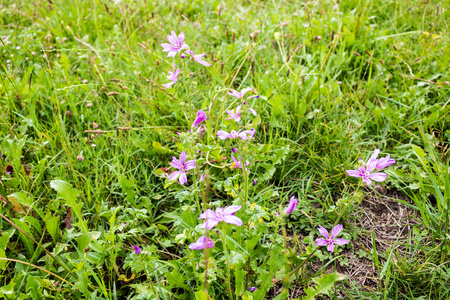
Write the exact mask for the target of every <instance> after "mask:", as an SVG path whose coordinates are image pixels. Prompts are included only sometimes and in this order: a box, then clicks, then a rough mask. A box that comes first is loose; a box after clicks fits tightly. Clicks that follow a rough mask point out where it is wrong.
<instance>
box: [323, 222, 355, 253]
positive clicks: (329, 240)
mask: <svg viewBox="0 0 450 300" xmlns="http://www.w3.org/2000/svg"><path fill="white" fill-rule="evenodd" d="M342 228H344V226H342V225H341V224H338V225H336V226H334V227H333V229H332V230H331V236H330V235H328V231H327V230H326V229H325V228H323V227H322V226H319V227H318V228H317V229H318V230H319V232H320V234H321V235H323V237H324V239H317V240H316V246H326V245H328V247H327V250H328V251H330V252H333V251H334V244H336V245H340V246H343V245H347V244H348V243H350V241H349V240H346V239H337V238H336V236H337V235H338V234H339V233H341V231H342Z"/></svg>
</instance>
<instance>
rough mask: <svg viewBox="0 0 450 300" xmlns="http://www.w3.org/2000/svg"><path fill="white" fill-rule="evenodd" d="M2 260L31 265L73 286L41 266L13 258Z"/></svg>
mask: <svg viewBox="0 0 450 300" xmlns="http://www.w3.org/2000/svg"><path fill="white" fill-rule="evenodd" d="M0 260H6V261H13V262H18V263H21V264H24V265H29V266H32V267H35V268H37V269H39V270H41V271H44V272H45V273H48V274H50V275H53V276H55V277H56V278H58V279H59V280H61V281H64V282H65V283H68V284H70V285H71V286H73V284H72V283H70V282H68V281H67V280H65V279H64V278H62V277H61V276H58V275H56V274H55V273H53V272H50V271H48V270H46V269H44V268H41V267H39V266H36V265H33V264H30V263H29V262H25V261H21V260H17V259H12V258H4V257H0Z"/></svg>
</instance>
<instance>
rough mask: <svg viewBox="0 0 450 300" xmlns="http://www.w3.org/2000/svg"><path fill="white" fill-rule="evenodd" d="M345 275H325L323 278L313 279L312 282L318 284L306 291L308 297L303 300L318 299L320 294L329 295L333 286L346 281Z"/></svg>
mask: <svg viewBox="0 0 450 300" xmlns="http://www.w3.org/2000/svg"><path fill="white" fill-rule="evenodd" d="M345 277H346V276H345V275H342V274H339V273H334V274H323V275H322V276H321V277H318V278H317V277H316V278H313V279H312V281H313V282H314V283H315V284H316V285H315V287H309V288H308V289H306V291H305V292H306V296H305V297H303V298H302V299H303V300H311V299H316V296H318V295H319V294H326V295H329V291H330V290H331V288H332V287H333V285H334V284H335V283H336V282H338V281H342V280H344V279H345Z"/></svg>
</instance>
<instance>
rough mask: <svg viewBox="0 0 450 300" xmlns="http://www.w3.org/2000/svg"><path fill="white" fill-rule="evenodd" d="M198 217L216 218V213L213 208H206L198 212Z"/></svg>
mask: <svg viewBox="0 0 450 300" xmlns="http://www.w3.org/2000/svg"><path fill="white" fill-rule="evenodd" d="M198 218H199V219H217V215H216V213H215V212H214V211H213V210H211V209H209V208H208V209H207V210H206V211H205V212H204V213H202V214H200V216H199V217H198Z"/></svg>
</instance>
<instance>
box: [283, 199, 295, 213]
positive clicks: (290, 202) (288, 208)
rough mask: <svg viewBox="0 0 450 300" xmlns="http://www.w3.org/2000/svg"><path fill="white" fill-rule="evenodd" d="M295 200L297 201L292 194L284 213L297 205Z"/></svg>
mask: <svg viewBox="0 0 450 300" xmlns="http://www.w3.org/2000/svg"><path fill="white" fill-rule="evenodd" d="M297 202H298V201H297V199H296V198H295V197H294V196H292V197H291V199H290V200H289V205H288V207H287V208H286V210H285V213H286V214H287V215H288V214H290V213H291V212H293V211H294V209H295V207H296V206H297Z"/></svg>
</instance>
